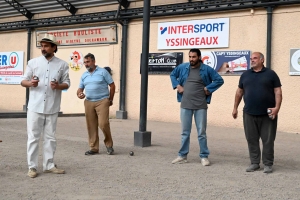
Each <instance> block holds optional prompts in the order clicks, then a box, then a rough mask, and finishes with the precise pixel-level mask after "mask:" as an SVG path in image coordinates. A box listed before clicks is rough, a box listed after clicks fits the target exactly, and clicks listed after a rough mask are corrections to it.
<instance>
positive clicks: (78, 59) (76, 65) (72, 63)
mask: <svg viewBox="0 0 300 200" xmlns="http://www.w3.org/2000/svg"><path fill="white" fill-rule="evenodd" d="M82 66H83V55H82V53H81V52H79V51H76V50H75V51H72V52H71V53H70V57H69V67H70V68H71V69H72V70H73V71H79V70H80V69H81V68H82Z"/></svg>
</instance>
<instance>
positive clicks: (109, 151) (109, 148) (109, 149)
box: [106, 147, 114, 155]
mask: <svg viewBox="0 0 300 200" xmlns="http://www.w3.org/2000/svg"><path fill="white" fill-rule="evenodd" d="M106 149H107V152H106V153H107V154H108V155H113V154H114V148H112V147H106Z"/></svg>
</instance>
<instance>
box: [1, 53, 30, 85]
mask: <svg viewBox="0 0 300 200" xmlns="http://www.w3.org/2000/svg"><path fill="white" fill-rule="evenodd" d="M23 69H24V52H23V51H14V52H0V84H15V85H16V84H20V82H21V80H22V76H23V72H24V71H23Z"/></svg>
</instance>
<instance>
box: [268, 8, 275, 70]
mask: <svg viewBox="0 0 300 200" xmlns="http://www.w3.org/2000/svg"><path fill="white" fill-rule="evenodd" d="M273 9H274V7H273V6H269V7H267V49H266V51H267V52H266V67H267V68H270V69H271V52H272V16H273Z"/></svg>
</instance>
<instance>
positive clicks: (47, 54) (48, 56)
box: [42, 52, 52, 58]
mask: <svg viewBox="0 0 300 200" xmlns="http://www.w3.org/2000/svg"><path fill="white" fill-rule="evenodd" d="M42 54H43V56H45V58H51V56H52V54H50V53H43V52H42Z"/></svg>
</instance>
